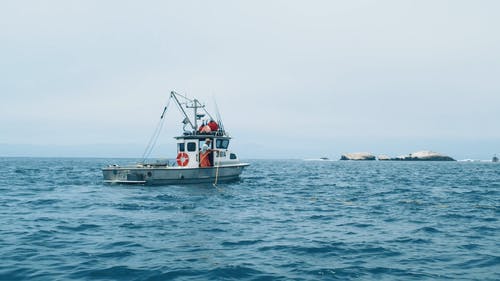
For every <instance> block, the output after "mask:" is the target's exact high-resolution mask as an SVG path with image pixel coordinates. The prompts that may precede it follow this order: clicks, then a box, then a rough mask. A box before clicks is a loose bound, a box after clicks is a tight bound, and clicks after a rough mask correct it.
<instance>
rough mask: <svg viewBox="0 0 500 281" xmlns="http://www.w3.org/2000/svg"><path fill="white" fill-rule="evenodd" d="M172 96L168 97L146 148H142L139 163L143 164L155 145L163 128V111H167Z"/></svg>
mask: <svg viewBox="0 0 500 281" xmlns="http://www.w3.org/2000/svg"><path fill="white" fill-rule="evenodd" d="M171 100H172V98H171V97H170V98H169V99H168V101H167V105H165V107H164V108H163V112H162V113H161V116H160V120H159V121H158V124H157V125H156V129H155V131H154V133H153V135H152V136H151V138H150V139H149V142H148V145H147V146H146V149H145V150H144V153H143V154H142V161H141V163H142V164H144V162H145V161H146V159H148V158H149V156H150V155H151V153H152V152H153V149H154V147H155V145H156V142H157V141H158V137H159V136H160V133H161V130H162V128H163V124H164V123H165V119H164V118H163V117H164V116H165V113H166V112H167V109H168V106H169V105H170V101H171Z"/></svg>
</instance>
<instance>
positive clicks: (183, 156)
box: [177, 152, 189, 167]
mask: <svg viewBox="0 0 500 281" xmlns="http://www.w3.org/2000/svg"><path fill="white" fill-rule="evenodd" d="M188 163H189V156H188V155H187V153H186V152H179V154H177V165H179V166H182V167H184V166H186V165H187V164H188Z"/></svg>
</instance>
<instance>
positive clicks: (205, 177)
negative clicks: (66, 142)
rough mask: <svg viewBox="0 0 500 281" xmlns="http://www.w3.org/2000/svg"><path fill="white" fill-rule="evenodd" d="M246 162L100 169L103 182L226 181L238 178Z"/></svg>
mask: <svg viewBox="0 0 500 281" xmlns="http://www.w3.org/2000/svg"><path fill="white" fill-rule="evenodd" d="M248 165H249V164H247V163H239V164H231V165H221V166H220V167H202V168H184V167H170V166H147V165H146V166H142V165H141V166H130V167H120V166H110V167H106V168H103V169H102V173H103V176H104V182H105V183H116V184H148V185H169V184H197V183H214V182H215V179H216V177H217V182H228V181H235V180H238V179H239V176H240V174H241V172H242V171H243V168H244V167H246V166H248Z"/></svg>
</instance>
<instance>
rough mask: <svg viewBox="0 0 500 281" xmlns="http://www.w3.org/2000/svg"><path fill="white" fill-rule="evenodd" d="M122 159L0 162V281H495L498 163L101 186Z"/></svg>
mask: <svg viewBox="0 0 500 281" xmlns="http://www.w3.org/2000/svg"><path fill="white" fill-rule="evenodd" d="M131 161H132V160H127V159H85V158H82V159H68V158H66V159H57V158H54V159H51V158H0V208H1V210H2V211H1V213H0V257H1V261H2V262H1V263H0V280H500V231H499V226H500V224H499V221H498V220H499V214H500V193H499V191H500V165H498V164H494V163H460V162H446V163H445V162H342V161H332V162H328V161H323V162H320V161H301V160H253V161H249V162H250V163H251V166H250V167H248V169H246V170H245V171H244V173H243V175H242V179H241V181H239V182H235V183H228V184H220V185H219V186H218V187H217V188H215V187H213V186H211V185H199V186H198V185H194V186H141V185H139V186H128V185H105V184H103V183H102V182H101V181H102V175H101V171H100V168H101V167H103V166H105V165H108V164H114V163H117V164H127V163H130V162H131Z"/></svg>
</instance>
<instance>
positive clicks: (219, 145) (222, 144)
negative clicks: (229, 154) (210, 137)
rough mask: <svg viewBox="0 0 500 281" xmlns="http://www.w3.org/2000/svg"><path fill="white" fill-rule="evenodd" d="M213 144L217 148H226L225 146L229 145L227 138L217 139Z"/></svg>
mask: <svg viewBox="0 0 500 281" xmlns="http://www.w3.org/2000/svg"><path fill="white" fill-rule="evenodd" d="M215 146H216V147H217V148H219V149H220V148H222V149H227V147H228V146H229V140H228V139H218V140H217V141H216V142H215Z"/></svg>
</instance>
